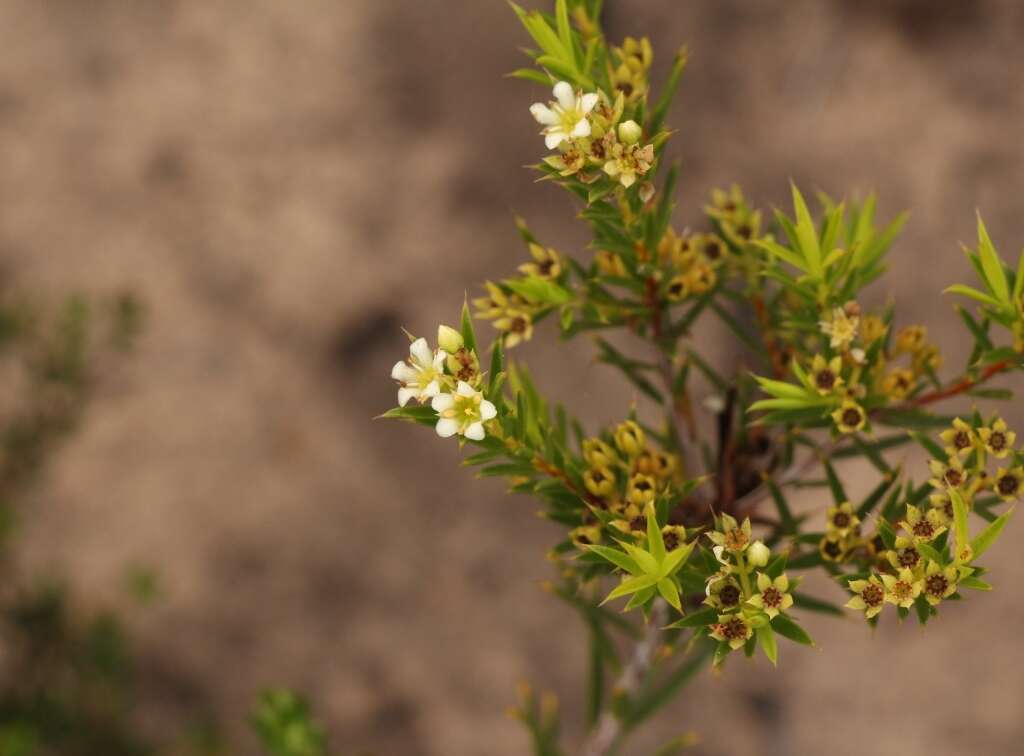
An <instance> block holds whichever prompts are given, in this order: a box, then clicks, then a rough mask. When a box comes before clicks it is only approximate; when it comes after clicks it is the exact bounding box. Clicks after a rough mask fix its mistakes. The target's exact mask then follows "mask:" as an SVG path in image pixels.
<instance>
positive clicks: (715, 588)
mask: <svg viewBox="0 0 1024 756" xmlns="http://www.w3.org/2000/svg"><path fill="white" fill-rule="evenodd" d="M704 593H705V599H704V603H705V604H707V605H708V606H712V607H714V608H715V609H721V610H722V611H729V610H730V609H735V608H736V607H738V606H739V605H740V601H741V600H742V599H743V590H742V589H741V588H740V584H739V583H738V582H736V579H735V578H733V577H732V576H730V575H728V574H726V573H717V574H715V575H712V576H711V577H710V578H708V582H707V587H706V588H705V589H704Z"/></svg>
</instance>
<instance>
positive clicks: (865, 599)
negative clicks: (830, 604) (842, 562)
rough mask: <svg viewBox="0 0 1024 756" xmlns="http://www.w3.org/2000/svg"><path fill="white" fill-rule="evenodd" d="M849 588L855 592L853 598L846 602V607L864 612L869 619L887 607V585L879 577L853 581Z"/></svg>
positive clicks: (872, 576)
mask: <svg viewBox="0 0 1024 756" xmlns="http://www.w3.org/2000/svg"><path fill="white" fill-rule="evenodd" d="M849 588H850V590H851V591H853V598H851V599H850V600H849V601H847V602H846V607H847V608H848V609H856V610H857V611H859V612H864V616H865V617H866V618H867V619H871V618H872V617H874V616H875V615H876V614H878V613H879V612H880V611H882V608H883V607H884V606H885V585H884V584H883V583H882V581H881V580H879V579H878V576H877V575H871V576H870V577H869V578H868V579H867V580H851V581H850V583H849Z"/></svg>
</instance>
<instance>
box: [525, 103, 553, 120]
mask: <svg viewBox="0 0 1024 756" xmlns="http://www.w3.org/2000/svg"><path fill="white" fill-rule="evenodd" d="M530 115H532V116H533V117H534V118H535V119H536V120H537V123H542V124H544V125H545V126H554V125H555V124H556V123H558V120H559V119H558V113H556V112H555V111H553V110H552V109H551V108H549V107H548V106H547V105H545V104H544V103H542V102H535V103H533V105H531V106H530Z"/></svg>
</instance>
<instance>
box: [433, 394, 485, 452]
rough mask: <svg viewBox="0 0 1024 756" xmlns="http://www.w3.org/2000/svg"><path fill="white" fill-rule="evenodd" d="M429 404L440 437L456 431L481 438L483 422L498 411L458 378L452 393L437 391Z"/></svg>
mask: <svg viewBox="0 0 1024 756" xmlns="http://www.w3.org/2000/svg"><path fill="white" fill-rule="evenodd" d="M430 406H431V407H433V408H434V411H435V412H437V415H438V420H437V426H436V430H437V435H439V436H440V437H441V438H448V437H449V436H454V435H455V434H456V433H458V434H459V435H462V436H465V437H466V438H468V439H471V440H473V441H482V440H483V438H484V421H486V420H490V419H491V418H492V417H494V416H495V415H497V414H498V410H497V409H495V407H494V405H493V404H491V403H490V402H489V401H487V400H486V399H484V395H483V394H481V393H480V392H479V391H477V390H476V389H474V388H473V387H472V386H470V385H469V384H468V383H466V382H465V381H459V385H458V386H457V387H456V388H455V393H454V394H438V395H437V396H435V397H434V398H433V400H431V402H430Z"/></svg>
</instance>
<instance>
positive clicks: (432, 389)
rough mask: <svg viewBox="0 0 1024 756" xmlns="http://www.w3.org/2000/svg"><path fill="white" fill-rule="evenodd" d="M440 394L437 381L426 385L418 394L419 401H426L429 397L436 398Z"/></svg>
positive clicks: (439, 386)
mask: <svg viewBox="0 0 1024 756" xmlns="http://www.w3.org/2000/svg"><path fill="white" fill-rule="evenodd" d="M440 393H441V384H440V383H438V382H437V381H431V382H430V383H428V384H427V387H426V388H425V389H423V390H422V391H421V392H420V399H427V398H429V397H431V396H437V395H438V394H440Z"/></svg>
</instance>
